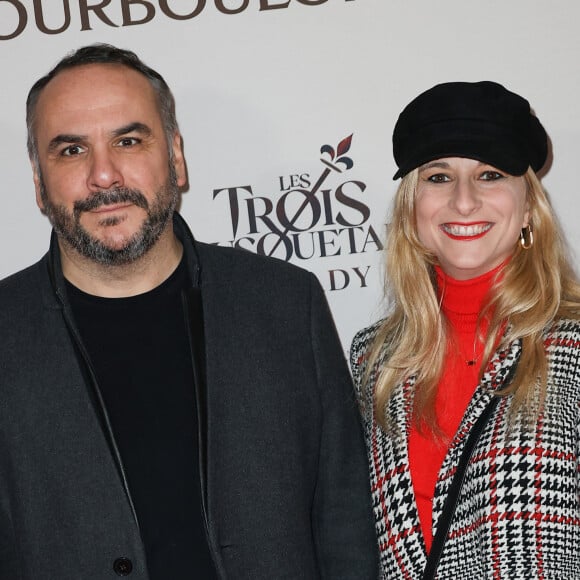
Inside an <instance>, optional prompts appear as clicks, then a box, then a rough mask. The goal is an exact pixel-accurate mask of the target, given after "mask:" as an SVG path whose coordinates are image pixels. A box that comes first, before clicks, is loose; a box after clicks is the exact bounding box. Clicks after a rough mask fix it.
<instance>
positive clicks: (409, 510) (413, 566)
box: [351, 81, 580, 580]
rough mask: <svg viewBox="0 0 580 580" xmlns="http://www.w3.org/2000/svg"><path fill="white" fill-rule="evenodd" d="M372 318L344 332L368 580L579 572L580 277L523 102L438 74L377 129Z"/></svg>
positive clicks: (537, 131)
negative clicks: (385, 189)
mask: <svg viewBox="0 0 580 580" xmlns="http://www.w3.org/2000/svg"><path fill="white" fill-rule="evenodd" d="M393 148H394V156H395V160H396V162H397V165H398V167H399V170H398V171H397V173H396V175H395V179H396V178H399V177H402V178H403V179H402V182H401V184H400V186H399V189H398V191H397V194H396V197H395V201H394V207H393V212H392V220H391V223H390V226H389V233H388V241H387V257H386V262H387V275H386V278H387V289H388V297H389V298H390V300H389V304H390V310H389V312H388V315H387V317H386V318H385V319H384V320H382V321H380V322H378V323H376V324H375V325H373V326H371V327H370V328H367V329H364V330H362V331H360V332H359V333H358V334H357V335H356V337H355V338H354V341H353V345H352V350H351V364H352V369H353V375H354V379H355V384H356V388H357V394H358V397H359V403H360V407H361V412H362V415H363V420H364V424H365V432H366V439H367V445H368V452H369V460H370V461H369V463H370V469H371V484H372V497H373V505H374V512H375V519H376V531H377V536H378V543H379V549H380V553H381V576H382V577H383V578H387V579H389V580H391V579H398V578H407V579H411V580H412V579H415V578H432V577H437V578H453V579H456V578H457V579H472V578H477V579H480V578H506V579H510V580H513V579H526V580H529V579H531V578H565V579H567V580H569V579H572V578H577V579H578V578H580V420H579V417H580V286H579V283H578V281H577V279H576V277H575V276H574V274H573V271H572V268H571V265H570V263H569V261H568V259H567V257H566V255H565V250H564V244H563V240H562V239H561V235H560V232H559V229H558V225H557V223H556V219H555V217H554V214H553V211H552V208H551V206H550V203H549V201H548V199H547V197H546V194H545V192H544V191H543V189H542V186H541V184H540V182H539V180H538V177H537V175H536V172H537V171H538V170H539V169H541V168H542V166H543V165H544V164H545V161H546V158H547V137H546V133H545V131H544V129H543V127H542V125H541V124H540V122H539V121H538V119H537V118H536V117H535V116H534V115H533V114H532V113H531V111H530V107H529V104H528V102H527V101H526V100H525V99H523V98H522V97H520V96H518V95H516V94H514V93H512V92H510V91H508V90H506V89H505V88H504V87H503V86H501V85H498V84H496V83H492V82H487V81H485V82H481V83H445V84H442V85H437V86H435V87H433V88H432V89H430V90H428V91H426V92H425V93H423V94H421V95H420V96H419V97H417V98H416V99H415V100H413V101H412V102H411V103H410V104H409V105H408V106H407V107H406V108H405V109H404V110H403V112H402V113H401V115H400V117H399V120H398V121H397V124H396V126H395V130H394V135H393Z"/></svg>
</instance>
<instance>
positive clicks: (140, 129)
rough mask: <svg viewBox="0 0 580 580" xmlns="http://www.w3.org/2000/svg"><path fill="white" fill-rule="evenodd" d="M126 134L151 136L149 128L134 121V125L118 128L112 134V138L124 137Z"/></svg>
mask: <svg viewBox="0 0 580 580" xmlns="http://www.w3.org/2000/svg"><path fill="white" fill-rule="evenodd" d="M127 133H140V134H141V135H144V136H146V137H148V136H149V135H151V133H152V131H151V127H149V126H148V125H145V123H139V122H138V121H135V122H134V123H129V124H128V125H125V126H124V127H119V128H118V129H115V130H114V131H113V132H112V134H113V137H120V136H121V135H126V134H127Z"/></svg>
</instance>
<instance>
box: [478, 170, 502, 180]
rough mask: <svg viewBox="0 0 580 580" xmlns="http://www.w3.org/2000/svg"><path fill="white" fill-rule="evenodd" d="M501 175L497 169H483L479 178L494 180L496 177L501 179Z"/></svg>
mask: <svg viewBox="0 0 580 580" xmlns="http://www.w3.org/2000/svg"><path fill="white" fill-rule="evenodd" d="M503 177H504V176H503V175H502V174H501V173H500V172H499V171H484V172H483V173H482V174H481V176H480V179H482V180H483V181H496V180H497V179H503Z"/></svg>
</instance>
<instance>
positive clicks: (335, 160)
mask: <svg viewBox="0 0 580 580" xmlns="http://www.w3.org/2000/svg"><path fill="white" fill-rule="evenodd" d="M351 143H352V133H351V134H350V135H349V136H348V137H345V138H344V139H343V140H342V141H341V142H340V143H339V144H338V146H337V147H336V151H335V150H334V147H332V145H323V146H322V147H321V148H320V153H321V154H322V155H325V154H326V155H328V156H329V157H330V159H325V158H324V157H321V158H320V161H322V163H324V164H325V165H326V166H327V167H330V168H331V169H334V171H338V172H339V173H342V171H343V170H342V169H341V168H340V167H338V165H339V164H340V165H343V166H344V169H345V170H348V169H350V168H351V167H352V166H353V165H354V164H353V162H352V159H351V158H350V157H347V156H346V155H345V153H346V152H347V151H348V150H349V149H350V144H351Z"/></svg>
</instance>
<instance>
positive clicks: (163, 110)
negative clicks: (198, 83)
mask: <svg viewBox="0 0 580 580" xmlns="http://www.w3.org/2000/svg"><path fill="white" fill-rule="evenodd" d="M87 64H119V65H122V66H126V67H127V68H130V69H133V70H135V71H137V72H139V73H141V74H142V75H143V76H144V77H146V78H147V79H148V80H149V82H150V83H151V86H152V87H153V90H154V91H155V95H156V96H157V102H158V104H159V111H160V114H161V119H162V122H163V128H164V130H165V136H166V139H167V145H168V147H169V150H170V152H171V151H172V149H171V139H172V138H173V135H174V134H175V132H176V131H177V120H176V118H175V101H174V99H173V95H172V94H171V90H170V89H169V87H168V86H167V83H166V82H165V80H164V79H163V77H162V76H161V75H160V74H159V73H158V72H157V71H155V70H153V69H152V68H150V67H148V66H147V65H146V64H145V63H144V62H143V61H142V60H141V59H140V58H139V57H138V56H137V55H136V54H135V53H134V52H132V51H130V50H125V49H122V48H117V47H116V46H112V45H110V44H102V43H98V44H91V45H89V46H83V47H82V48H79V49H77V50H75V51H74V52H71V53H70V54H68V55H67V56H65V57H64V58H63V59H62V60H61V61H60V62H59V63H58V64H57V65H56V66H55V67H54V68H53V69H52V70H51V71H50V72H49V73H48V74H47V75H45V76H43V77H42V78H41V79H39V80H37V81H36V82H35V83H34V85H32V88H31V89H30V92H29V93H28V97H27V99H26V127H27V130H28V141H27V146H28V155H29V156H30V158H31V159H32V160H33V162H34V163H35V164H36V166H37V167H38V148H37V144H36V138H35V136H34V125H35V121H36V118H35V115H36V105H37V103H38V98H39V97H40V93H41V92H42V91H43V89H44V88H45V87H46V85H47V84H48V83H49V82H50V81H51V80H52V79H53V78H54V77H55V76H56V75H58V74H59V73H60V72H62V71H64V70H67V69H71V68H75V67H78V66H84V65H87Z"/></svg>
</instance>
